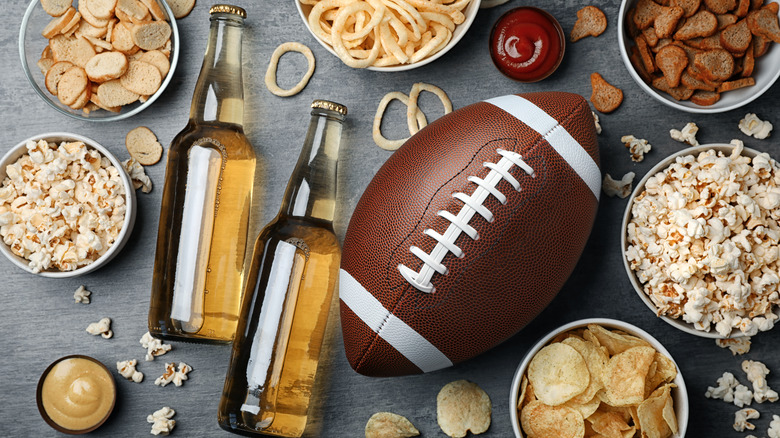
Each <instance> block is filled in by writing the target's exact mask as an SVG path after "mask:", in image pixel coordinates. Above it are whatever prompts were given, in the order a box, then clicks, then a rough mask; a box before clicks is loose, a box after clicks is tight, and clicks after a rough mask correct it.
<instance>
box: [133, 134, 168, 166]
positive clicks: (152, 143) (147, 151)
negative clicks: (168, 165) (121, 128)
mask: <svg viewBox="0 0 780 438" xmlns="http://www.w3.org/2000/svg"><path fill="white" fill-rule="evenodd" d="M125 146H126V147H127V151H128V152H130V156H131V157H133V158H134V159H135V160H136V161H138V162H139V163H140V164H142V165H144V166H151V165H153V164H157V162H158V161H160V158H161V157H162V153H163V147H162V145H161V144H160V142H159V141H157V136H156V135H154V132H152V130H151V129H149V128H147V127H146V126H139V127H137V128H135V129H133V130H131V131H130V132H128V133H127V135H126V136H125Z"/></svg>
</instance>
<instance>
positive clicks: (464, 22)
mask: <svg viewBox="0 0 780 438" xmlns="http://www.w3.org/2000/svg"><path fill="white" fill-rule="evenodd" d="M293 1H295V6H296V7H297V8H298V13H299V14H300V16H301V18H302V19H303V22H304V24H305V25H306V28H307V29H308V30H309V32H310V33H311V34H312V35H313V36H314V38H315V39H316V40H317V42H319V43H320V44H321V45H322V47H324V48H325V49H326V50H327V51H329V52H330V53H332V54H334V55H336V56H337V57H339V58H340V59H341V60H342V61H343V62H344V64H346V65H348V66H350V67H353V68H367V69H369V70H374V71H383V72H393V71H405V70H411V69H414V68H417V67H421V66H423V65H426V64H428V63H431V62H433V61H435V60H436V59H438V58H440V57H442V56H443V55H444V54H445V53H447V52H448V51H449V50H450V49H452V47H454V46H455V45H456V44H457V43H458V41H460V40H461V38H463V36H464V35H465V34H466V31H467V30H468V29H469V27H470V26H471V23H472V22H473V21H474V17H476V16H477V11H478V10H479V6H480V2H481V0H460V1H456V2H451V3H450V4H442V3H438V2H422V1H415V2H404V3H403V4H402V5H401V6H399V5H395V4H393V3H390V4H385V3H382V2H380V1H373V0H359V1H356V2H353V3H349V4H342V3H334V2H328V1H318V0H293Z"/></svg>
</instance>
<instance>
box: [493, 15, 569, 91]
mask: <svg viewBox="0 0 780 438" xmlns="http://www.w3.org/2000/svg"><path fill="white" fill-rule="evenodd" d="M489 43H490V58H491V59H492V60H493V64H495V66H496V68H497V69H498V71H500V72H501V73H503V74H504V76H506V77H508V78H510V79H514V80H516V81H518V82H538V81H541V80H542V79H544V78H546V77H548V76H550V75H551V74H552V73H553V72H554V71H555V70H556V69H557V68H558V66H559V65H560V64H561V61H562V60H563V53H564V51H565V49H566V37H565V36H564V34H563V28H562V27H561V25H560V23H558V20H556V19H555V17H553V16H552V15H550V13H548V12H547V11H545V10H543V9H539V8H534V7H531V6H521V7H519V8H514V9H510V10H509V11H507V12H506V13H504V15H502V16H501V17H500V18H499V19H498V20H497V21H496V24H494V25H493V30H492V31H491V32H490V39H489Z"/></svg>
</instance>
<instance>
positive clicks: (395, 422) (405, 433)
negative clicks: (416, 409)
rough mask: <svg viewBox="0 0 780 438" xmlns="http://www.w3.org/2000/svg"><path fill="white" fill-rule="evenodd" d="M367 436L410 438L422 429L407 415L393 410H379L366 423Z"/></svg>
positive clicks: (371, 437)
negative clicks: (418, 428) (415, 425)
mask: <svg viewBox="0 0 780 438" xmlns="http://www.w3.org/2000/svg"><path fill="white" fill-rule="evenodd" d="M365 432H366V438H410V437H413V436H418V435H420V431H419V430H417V428H416V427H414V425H413V424H412V422H411V421H409V420H408V419H407V418H406V417H404V416H401V415H398V414H394V413H392V412H377V413H376V414H374V415H372V416H371V418H369V419H368V422H367V423H366V430H365Z"/></svg>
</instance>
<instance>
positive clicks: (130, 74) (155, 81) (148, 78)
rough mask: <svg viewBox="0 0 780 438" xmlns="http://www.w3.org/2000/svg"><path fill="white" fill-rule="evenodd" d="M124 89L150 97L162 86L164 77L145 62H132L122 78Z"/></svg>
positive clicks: (155, 68) (120, 79)
mask: <svg viewBox="0 0 780 438" xmlns="http://www.w3.org/2000/svg"><path fill="white" fill-rule="evenodd" d="M119 81H120V83H121V84H122V86H123V87H125V88H127V89H128V90H130V91H132V92H133V93H136V94H140V95H141V96H149V95H152V94H154V93H155V92H157V90H158V89H159V88H160V84H162V75H161V74H160V70H157V67H155V66H153V65H151V64H148V63H146V62H143V61H130V66H129V67H128V68H127V71H126V72H125V74H124V75H122V77H121V78H119Z"/></svg>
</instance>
